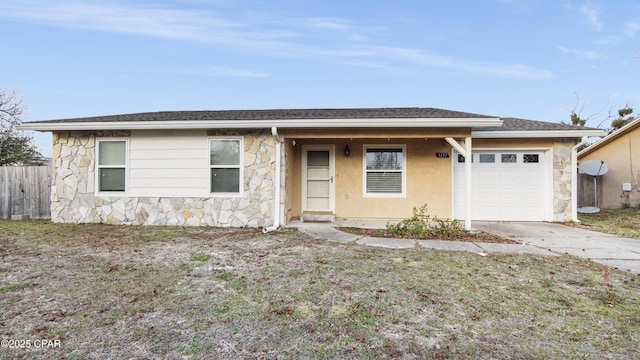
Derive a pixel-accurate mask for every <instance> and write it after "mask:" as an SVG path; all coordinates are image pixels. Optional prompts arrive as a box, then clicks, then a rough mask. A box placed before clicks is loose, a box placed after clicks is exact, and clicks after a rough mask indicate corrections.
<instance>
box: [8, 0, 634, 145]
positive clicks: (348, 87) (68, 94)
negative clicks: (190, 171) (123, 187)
mask: <svg viewBox="0 0 640 360" xmlns="http://www.w3.org/2000/svg"><path fill="white" fill-rule="evenodd" d="M0 33H2V34H3V35H4V36H3V40H2V51H1V53H0V54H1V55H0V88H2V89H4V90H5V91H11V90H14V89H15V90H17V91H18V92H19V93H20V95H21V96H22V97H23V100H24V103H25V104H26V105H27V106H28V110H27V112H26V113H25V115H24V116H23V121H36V120H52V119H60V118H73V117H85V116H98V115H112V114H123V113H134V112H147V111H172V110H229V109H231V110H241V109H282V108H359V107H434V108H442V109H449V110H457V111H465V112H471V113H476V114H483V115H491V116H500V117H518V118H524V119H533V120H542V121H549V122H561V121H564V122H569V113H570V111H571V110H573V109H575V110H577V112H578V113H579V114H580V115H581V116H582V117H583V118H588V119H589V121H588V122H587V126H593V127H598V126H600V127H605V128H606V127H608V126H609V124H610V119H609V120H605V119H606V118H607V117H608V116H609V113H610V112H612V113H613V114H615V113H616V111H617V109H619V108H621V107H623V106H624V105H625V104H631V105H633V104H634V102H635V104H636V106H638V107H640V2H638V1H637V0H615V1H610V0H609V1H604V0H600V1H598V0H593V1H591V0H589V1H578V0H576V1H574V0H540V1H537V0H475V1H471V0H468V1H461V0H449V1H428V0H415V1H407V0H394V1H387V0H340V1H333V0H323V1H318V0H173V1H163V0H155V1H154V0H2V1H1V2H0ZM637 113H638V112H637V111H636V112H635V113H634V114H637ZM35 143H36V145H37V146H38V147H39V149H40V150H41V152H42V153H43V155H45V156H50V154H51V136H50V134H41V133H36V134H35Z"/></svg>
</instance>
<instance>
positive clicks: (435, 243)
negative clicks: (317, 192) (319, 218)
mask: <svg viewBox="0 0 640 360" xmlns="http://www.w3.org/2000/svg"><path fill="white" fill-rule="evenodd" d="M288 226H289V227H295V228H298V230H300V231H302V232H304V233H306V234H309V235H311V236H313V237H314V238H316V239H324V240H329V241H334V242H339V243H352V242H353V243H356V244H360V245H366V246H375V247H382V248H388V249H410V248H415V247H423V248H428V249H436V250H445V251H468V252H474V253H477V254H479V255H482V256H486V255H487V254H492V253H511V254H535V255H548V256H557V254H556V253H553V252H550V251H548V250H543V249H539V248H537V247H535V246H532V245H524V244H494V243H482V242H465V241H447V240H413V239H390V238H378V237H370V236H362V235H354V234H349V233H346V232H343V231H340V230H338V229H336V228H335V227H342V226H345V227H362V228H369V229H376V228H384V227H385V223H382V222H366V221H364V222H363V221H360V222H357V221H343V222H336V223H332V224H328V223H326V224H325V223H301V222H293V223H291V224H289V225H288Z"/></svg>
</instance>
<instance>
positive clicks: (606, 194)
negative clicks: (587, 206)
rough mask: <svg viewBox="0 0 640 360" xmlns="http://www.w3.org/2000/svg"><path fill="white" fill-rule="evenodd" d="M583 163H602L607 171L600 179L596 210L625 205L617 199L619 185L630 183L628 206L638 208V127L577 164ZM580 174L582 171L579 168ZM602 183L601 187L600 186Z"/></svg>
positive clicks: (639, 203) (639, 180)
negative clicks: (589, 161) (599, 192)
mask: <svg viewBox="0 0 640 360" xmlns="http://www.w3.org/2000/svg"><path fill="white" fill-rule="evenodd" d="M587 160H604V162H605V164H607V166H608V167H609V171H608V172H607V173H606V174H605V175H603V176H602V182H601V183H600V182H599V183H598V186H601V189H599V190H601V191H602V193H601V195H600V196H601V198H600V199H598V202H599V207H602V208H619V207H621V206H623V204H624V203H625V199H624V198H622V197H621V195H622V194H623V192H622V184H623V183H631V186H632V187H633V189H632V191H631V192H630V193H629V205H630V206H639V205H640V192H639V191H638V189H639V188H640V128H636V129H635V130H633V131H630V132H628V133H626V134H624V135H622V136H620V137H619V138H617V139H615V140H613V141H612V142H610V143H608V144H607V145H606V146H603V147H601V148H598V149H597V150H595V151H593V152H591V153H589V154H587V155H585V156H581V157H580V160H579V163H583V162H585V161H587ZM580 172H582V169H580ZM600 184H602V185H600Z"/></svg>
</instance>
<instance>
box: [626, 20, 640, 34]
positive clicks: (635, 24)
mask: <svg viewBox="0 0 640 360" xmlns="http://www.w3.org/2000/svg"><path fill="white" fill-rule="evenodd" d="M639 31H640V21H627V22H625V23H624V33H625V34H627V35H628V36H631V37H634V36H636V34H637V33H638V32H639Z"/></svg>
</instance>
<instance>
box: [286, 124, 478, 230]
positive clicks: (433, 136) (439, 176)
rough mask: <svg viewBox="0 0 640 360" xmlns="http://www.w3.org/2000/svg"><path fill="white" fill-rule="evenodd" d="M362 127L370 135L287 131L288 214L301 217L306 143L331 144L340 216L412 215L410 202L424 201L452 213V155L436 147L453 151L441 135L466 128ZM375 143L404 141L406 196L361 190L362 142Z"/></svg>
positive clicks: (442, 213)
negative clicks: (444, 155)
mask: <svg viewBox="0 0 640 360" xmlns="http://www.w3.org/2000/svg"><path fill="white" fill-rule="evenodd" d="M360 132H363V133H365V136H371V137H367V138H355V137H354V138H351V137H349V136H355V135H356V132H354V133H350V132H348V131H347V132H341V133H335V134H328V133H326V132H323V133H318V134H315V135H311V136H310V135H309V134H305V135H303V134H301V133H292V132H288V133H287V138H288V139H287V146H286V151H287V153H288V163H287V169H288V171H287V177H288V185H287V199H288V213H287V219H289V220H290V219H292V218H299V217H300V216H301V214H302V196H303V195H302V174H301V168H302V149H303V147H304V146H308V145H334V146H335V215H336V218H338V219H343V218H344V219H381V220H398V219H403V218H406V217H409V216H411V214H412V210H413V208H414V207H419V206H421V205H423V204H425V203H426V204H428V206H429V213H430V214H431V215H435V216H438V217H441V218H450V217H451V216H452V212H453V209H452V196H453V194H452V180H453V179H452V175H453V173H452V170H451V169H452V160H451V158H437V157H436V153H437V152H444V153H448V154H449V155H451V146H450V145H448V144H447V143H446V142H445V140H444V136H453V137H457V138H461V137H464V136H466V134H468V129H461V130H455V131H451V130H421V131H419V132H416V131H413V130H406V129H404V130H403V129H399V130H396V131H395V132H394V135H397V136H412V138H391V137H390V135H389V134H388V133H384V134H383V133H377V132H375V131H370V130H366V131H360ZM361 136H362V135H361ZM417 136H420V137H419V138H416V137H417ZM318 137H320V138H318ZM324 137H333V138H324ZM294 140H295V146H294V145H293V141H294ZM378 144H382V145H404V146H406V196H405V197H400V198H382V197H380V198H376V197H365V196H364V194H363V186H364V185H363V178H364V170H363V169H364V163H363V151H364V146H365V145H378ZM347 145H348V146H349V149H350V152H351V154H350V156H348V157H347V156H345V155H344V149H345V147H346V146H347Z"/></svg>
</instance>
